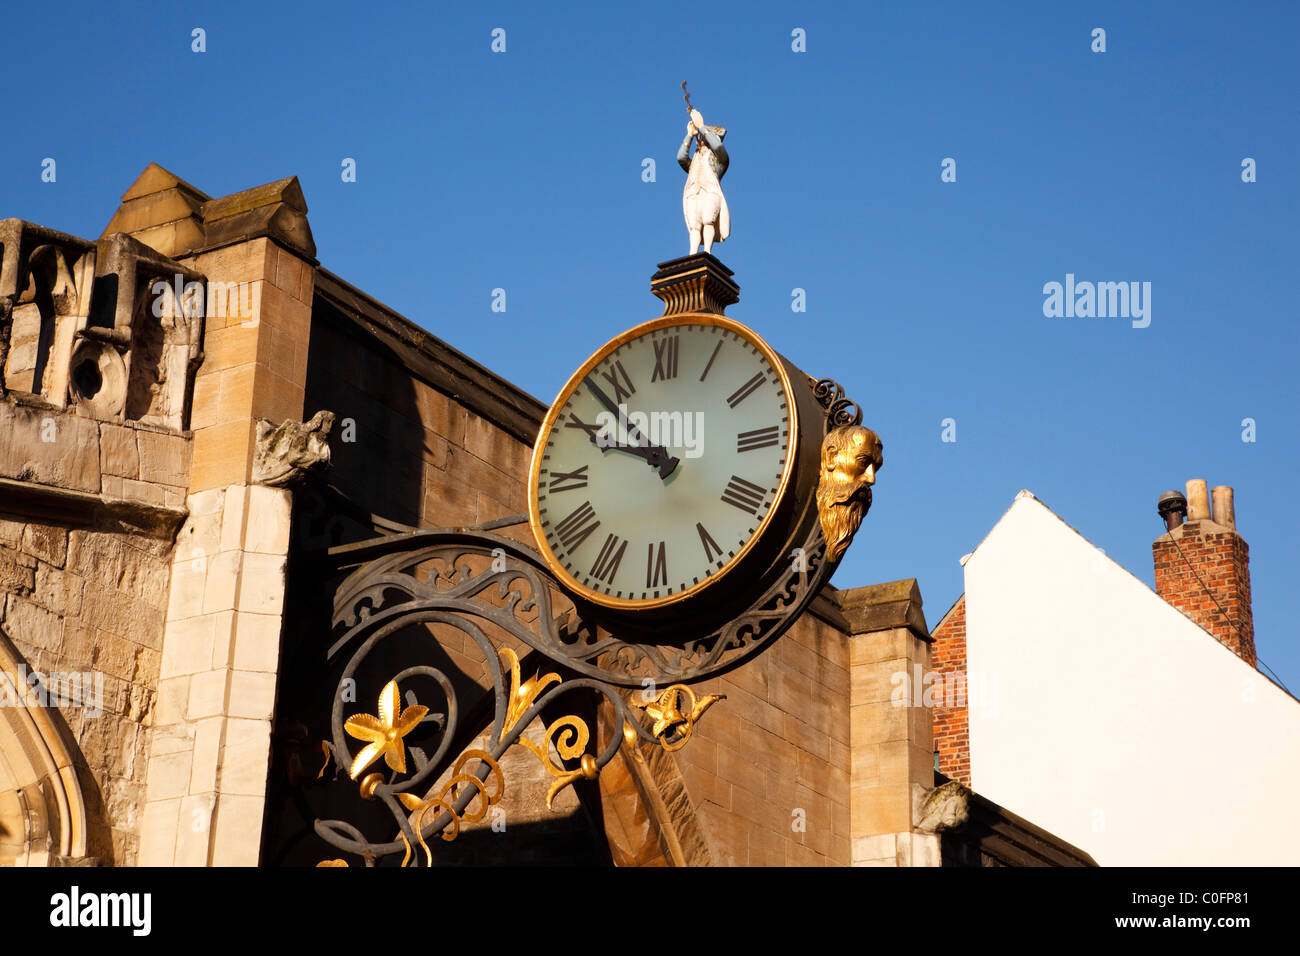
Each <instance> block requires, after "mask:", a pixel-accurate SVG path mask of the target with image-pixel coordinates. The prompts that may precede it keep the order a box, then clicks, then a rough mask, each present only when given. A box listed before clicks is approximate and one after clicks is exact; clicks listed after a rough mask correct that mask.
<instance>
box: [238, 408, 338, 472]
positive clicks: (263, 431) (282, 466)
mask: <svg viewBox="0 0 1300 956" xmlns="http://www.w3.org/2000/svg"><path fill="white" fill-rule="evenodd" d="M333 427H334V413H333V412H328V411H319V412H317V413H316V414H315V415H314V416H312V419H311V421H309V422H305V423H304V422H295V421H292V420H290V421H286V422H281V423H280V424H279V425H273V424H272V423H271V422H269V421H267V420H266V419H265V418H261V419H258V422H257V453H256V455H255V457H254V459H253V481H255V482H257V483H259V484H263V485H273V486H275V487H281V488H282V487H286V486H290V485H294V484H297V483H299V482H301V481H303V480H304V479H305V478H307V477H308V476H309V475H310V474H312V473H314V472H317V471H320V470H322V469H324V468H328V467H329V463H330V446H329V433H330V429H331V428H333Z"/></svg>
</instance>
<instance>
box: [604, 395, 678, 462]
mask: <svg viewBox="0 0 1300 956" xmlns="http://www.w3.org/2000/svg"><path fill="white" fill-rule="evenodd" d="M587 389H588V390H589V391H590V392H591V394H592V395H594V396H595V397H596V401H598V402H600V404H602V405H604V406H605V407H606V408H607V409H609V410H610V411H611V412H613V413H614V414H615V415H617V416H618V423H619V425H620V426H622V428H623V430H624V431H626V432H627V437H628V439H629V440H630V441H632V442H633V443H634V444H631V445H619V444H608V445H606V444H603V443H602V441H601V440H600V439H596V438H595V437H594V436H593V441H595V443H596V445H597V446H598V447H600V448H601V449H602V450H603V449H607V448H618V449H619V450H620V451H626V452H629V453H630V454H633V455H636V456H637V457H638V458H644V459H645V460H646V463H647V464H649V465H650V467H651V468H656V469H658V471H659V477H660V478H662V479H664V480H667V478H668V476H669V475H671V474H672V473H673V471H674V469H676V468H677V466H678V464H680V461H679V460H678V459H677V458H674V457H673V456H672V455H670V454H668V449H666V448H664V447H663V446H661V445H653V444H651V443H650V439H648V438H646V436H645V435H643V434H641V430H640V429H639V428H637V427H636V426H635V425H633V424H632V423H631V422H629V421H628V420H627V417H626V416H625V415H624V414H623V410H622V409H621V408H619V406H618V405H617V403H615V401H614V400H613V399H612V398H610V397H609V396H608V395H606V394H605V391H604V389H602V388H601V387H600V386H599V385H597V384H596V383H595V382H590V381H589V382H587Z"/></svg>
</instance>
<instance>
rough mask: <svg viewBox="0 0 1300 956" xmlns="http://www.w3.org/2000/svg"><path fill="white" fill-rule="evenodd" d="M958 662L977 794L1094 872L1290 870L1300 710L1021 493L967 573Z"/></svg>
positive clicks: (1298, 842)
mask: <svg viewBox="0 0 1300 956" xmlns="http://www.w3.org/2000/svg"><path fill="white" fill-rule="evenodd" d="M966 645H967V667H968V671H969V680H970V682H971V685H972V697H971V702H970V749H971V784H972V787H973V789H974V790H975V791H976V792H977V793H980V794H982V795H984V796H985V797H987V798H988V799H990V800H993V801H995V802H996V803H999V804H1001V805H1002V806H1004V807H1006V808H1007V809H1008V810H1011V811H1012V812H1014V813H1017V814H1019V815H1020V816H1022V817H1025V818H1026V819H1028V820H1030V821H1031V822H1033V823H1035V824H1037V825H1038V826H1041V827H1043V828H1044V829H1046V830H1048V831H1050V832H1052V833H1054V834H1056V835H1057V836H1059V837H1061V838H1062V839H1065V840H1068V841H1069V842H1071V843H1073V844H1074V845H1076V846H1078V847H1080V848H1082V849H1084V850H1086V851H1087V852H1089V853H1091V854H1092V856H1093V858H1094V859H1096V860H1097V862H1098V863H1100V864H1101V865H1102V866H1123V865H1141V864H1153V865H1185V864H1208V865H1224V864H1244V865H1282V864H1285V865H1291V866H1294V865H1297V864H1300V814H1298V813H1296V812H1294V810H1295V794H1296V793H1297V792H1300V702H1297V701H1296V700H1294V699H1293V698H1291V697H1290V696H1289V695H1287V694H1286V693H1285V692H1283V691H1282V690H1281V689H1280V688H1278V687H1277V686H1275V685H1274V684H1273V683H1272V682H1271V681H1269V680H1268V679H1267V678H1265V677H1264V676H1263V675H1262V674H1260V673H1259V672H1257V671H1256V670H1255V669H1254V668H1253V667H1251V666H1250V665H1248V664H1247V663H1246V662H1244V661H1242V660H1241V659H1240V658H1238V657H1237V656H1236V655H1235V654H1233V653H1232V652H1231V651H1229V650H1228V649H1227V648H1225V647H1223V646H1222V645H1221V644H1219V643H1218V642H1217V641H1216V640H1214V638H1213V637H1211V636H1210V635H1209V634H1208V633H1206V632H1205V631H1203V630H1202V629H1201V628H1199V627H1197V626H1196V625H1195V624H1193V623H1192V622H1191V621H1189V620H1188V619H1187V618H1185V617H1184V616H1183V615H1182V614H1181V613H1180V612H1178V611H1176V610H1175V609H1174V608H1172V607H1170V606H1169V605H1168V604H1166V603H1165V602H1164V601H1163V600H1162V599H1161V598H1159V597H1158V596H1157V595H1156V594H1155V593H1154V592H1153V591H1151V589H1150V588H1148V587H1147V586H1146V585H1145V584H1143V583H1142V582H1141V581H1139V580H1138V579H1137V578H1135V577H1134V576H1133V575H1131V574H1130V573H1129V572H1128V571H1126V570H1125V569H1124V568H1122V567H1120V566H1119V565H1117V564H1115V563H1114V562H1113V561H1111V560H1110V559H1109V558H1106V557H1105V556H1104V555H1103V554H1102V553H1101V552H1100V550H1098V549H1097V548H1096V547H1095V546H1093V545H1092V544H1090V543H1089V542H1088V541H1086V540H1085V539H1084V538H1083V537H1081V536H1080V535H1079V534H1078V533H1077V532H1076V531H1074V530H1073V529H1072V528H1070V527H1069V526H1068V525H1066V524H1065V523H1064V522H1063V521H1061V519H1060V518H1058V517H1057V516H1056V515H1055V514H1054V513H1053V512H1052V511H1050V510H1049V509H1048V508H1047V507H1046V506H1044V505H1043V504H1042V503H1041V502H1039V501H1038V500H1037V499H1036V498H1034V497H1033V496H1032V495H1030V494H1029V493H1028V492H1021V494H1020V496H1019V497H1017V499H1016V501H1015V503H1014V504H1013V505H1012V507H1011V509H1010V510H1009V511H1008V512H1007V513H1006V514H1005V515H1004V516H1003V518H1002V520H1001V521H1000V522H998V524H997V526H996V527H995V528H994V529H993V531H992V532H990V533H989V536H988V537H987V538H986V539H985V540H984V541H983V543H981V544H980V546H979V548H977V549H976V551H975V552H974V553H973V554H972V555H971V556H970V557H969V559H968V560H967V562H966ZM981 689H983V690H984V691H985V693H984V695H983V700H980V699H979V691H980V690H981Z"/></svg>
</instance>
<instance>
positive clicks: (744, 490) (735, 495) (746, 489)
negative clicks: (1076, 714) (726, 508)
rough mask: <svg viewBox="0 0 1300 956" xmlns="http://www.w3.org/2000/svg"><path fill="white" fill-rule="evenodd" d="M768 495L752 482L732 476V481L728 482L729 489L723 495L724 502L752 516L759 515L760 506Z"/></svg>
mask: <svg viewBox="0 0 1300 956" xmlns="http://www.w3.org/2000/svg"><path fill="white" fill-rule="evenodd" d="M766 494H767V492H766V491H765V490H764V489H763V488H761V487H760V486H758V485H756V484H754V483H753V482H752V481H746V480H745V479H744V478H741V477H739V476H738V475H732V476H731V481H729V482H727V488H726V490H725V491H724V492H723V493H722V500H723V501H725V502H726V503H727V504H729V505H735V506H736V507H737V508H739V509H740V510H741V511H744V512H747V513H748V514H751V515H752V514H757V513H758V506H759V505H761V504H762V503H763V497H764V496H765V495H766Z"/></svg>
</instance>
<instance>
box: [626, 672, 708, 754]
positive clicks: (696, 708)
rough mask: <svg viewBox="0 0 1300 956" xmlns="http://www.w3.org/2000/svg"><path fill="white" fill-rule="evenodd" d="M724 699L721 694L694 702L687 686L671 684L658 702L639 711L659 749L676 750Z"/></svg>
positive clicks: (691, 692) (683, 744)
mask: <svg viewBox="0 0 1300 956" xmlns="http://www.w3.org/2000/svg"><path fill="white" fill-rule="evenodd" d="M726 699H727V697H726V695H725V694H718V695H714V694H710V695H709V696H707V697H701V698H700V699H699V700H696V699H695V694H694V692H693V691H692V690H691V689H690V688H689V687H687V686H685V685H684V684H673V685H672V686H671V687H669V688H667V689H666V690H665V691H664V692H663V693H662V694H660V695H659V699H658V700H656V701H654V703H650V704H645V705H643V706H642V708H641V709H642V710H644V711H645V712H646V714H647V715H648V716H649V717H650V719H651V720H652V721H654V725H653V726H652V727H651V728H650V732H651V733H653V734H654V735H655V737H656V738H658V740H659V743H660V744H662V745H663V748H664V749H665V750H680V749H681V748H682V747H683V746H685V744H686V741H687V740H689V739H690V736H691V731H693V730H694V729H695V722H696V721H697V720H699V719H700V718H701V717H703V716H704V712H705V711H706V710H708V709H709V708H710V707H712V706H713V705H714V704H716V703H717V702H718V701H720V700H726ZM683 701H684V702H685V703H684V709H683Z"/></svg>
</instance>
